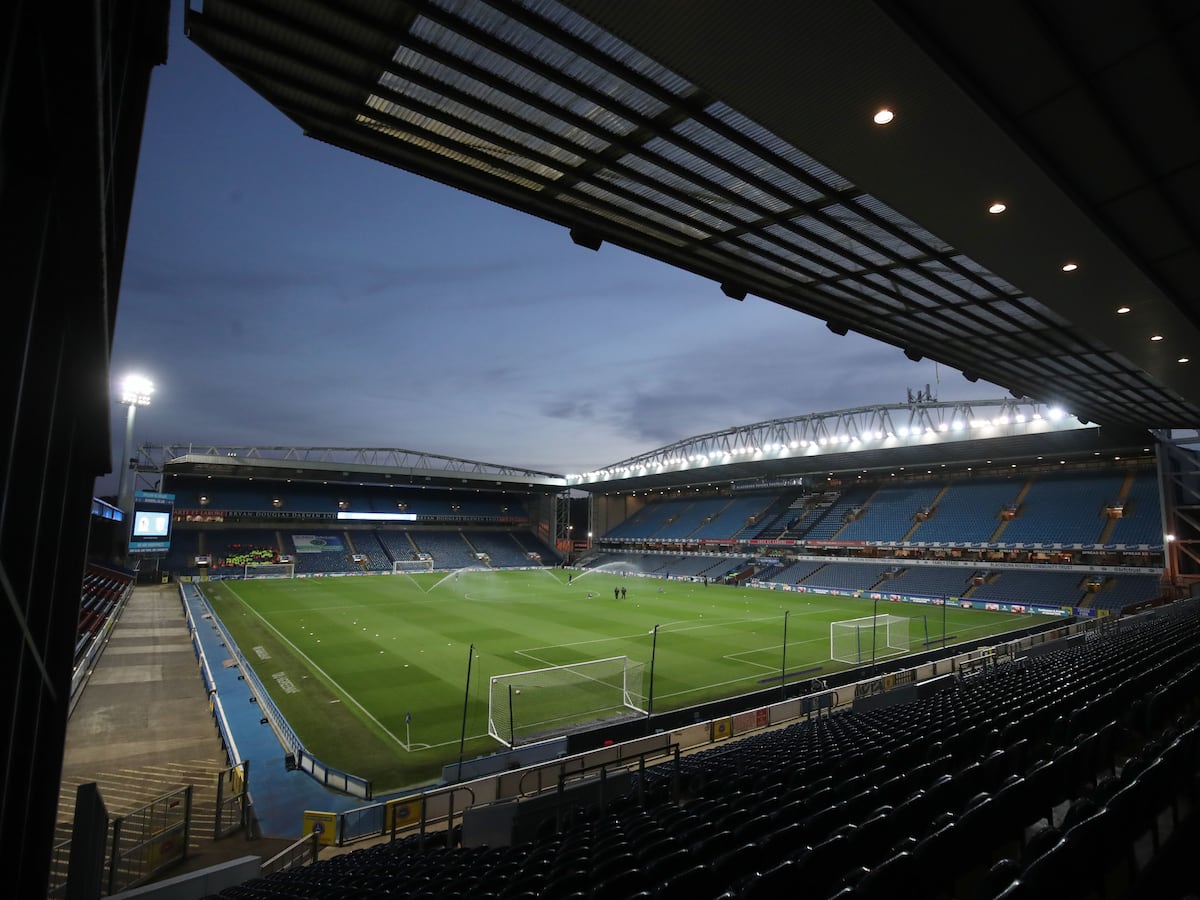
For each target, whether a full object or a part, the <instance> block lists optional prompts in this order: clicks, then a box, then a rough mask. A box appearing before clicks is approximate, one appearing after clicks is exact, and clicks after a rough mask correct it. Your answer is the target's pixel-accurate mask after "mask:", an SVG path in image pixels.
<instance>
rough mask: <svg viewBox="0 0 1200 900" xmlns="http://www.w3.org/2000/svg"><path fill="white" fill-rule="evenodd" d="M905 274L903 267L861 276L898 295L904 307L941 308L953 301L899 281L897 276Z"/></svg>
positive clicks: (893, 294)
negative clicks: (930, 294) (923, 291)
mask: <svg viewBox="0 0 1200 900" xmlns="http://www.w3.org/2000/svg"><path fill="white" fill-rule="evenodd" d="M903 274H904V270H903V269H898V270H892V269H889V270H887V271H886V272H867V273H865V274H863V275H861V276H859V278H860V279H863V280H866V281H869V282H870V283H871V284H872V285H874V286H875V288H876V289H878V290H880V291H882V292H883V293H885V294H887V295H889V296H892V297H896V298H897V300H898V301H899V302H900V305H901V307H902V308H920V309H940V308H942V307H945V306H947V305H948V304H949V303H951V302H953V301H947V300H946V299H945V298H942V297H937V296H934V297H930V296H927V294H928V293H930V292H929V291H926V292H925V293H922V292H921V291H918V290H914V289H913V286H912V285H908V284H905V283H904V282H903V281H898V280H897V279H896V276H897V275H903ZM852 280H853V279H852Z"/></svg>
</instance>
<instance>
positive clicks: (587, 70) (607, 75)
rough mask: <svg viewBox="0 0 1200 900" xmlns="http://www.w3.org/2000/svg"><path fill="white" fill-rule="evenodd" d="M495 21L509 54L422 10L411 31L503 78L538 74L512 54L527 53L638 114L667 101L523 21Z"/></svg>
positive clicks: (655, 110)
mask: <svg viewBox="0 0 1200 900" xmlns="http://www.w3.org/2000/svg"><path fill="white" fill-rule="evenodd" d="M470 9H471V10H472V11H475V10H478V11H480V12H487V11H488V9H489V8H488V7H486V6H484V5H483V4H471V6H470ZM492 12H494V11H492ZM497 15H499V14H497ZM497 21H498V22H499V23H501V24H502V31H503V34H500V33H499V32H498V31H497V30H496V29H489V30H488V32H489V34H491V35H492V36H494V37H501V38H502V39H503V40H504V41H505V42H506V43H508V44H509V45H510V46H511V47H512V53H511V55H509V56H505V55H501V54H499V53H497V52H494V51H492V50H490V49H488V48H486V47H483V46H481V45H480V44H478V43H476V42H475V41H473V40H471V38H470V37H469V33H468V34H462V33H459V32H456V31H451V30H450V29H448V28H445V27H444V26H442V25H441V24H440V23H437V22H434V21H432V20H431V19H429V18H426V17H424V16H418V17H417V19H416V20H415V21H414V22H413V28H412V34H413V35H414V36H415V37H417V38H420V39H421V40H425V41H429V42H430V43H431V44H433V45H434V46H436V47H438V48H440V49H442V50H444V51H446V52H447V53H451V54H453V55H454V56H456V57H458V58H459V59H463V60H466V61H468V62H470V63H472V64H474V65H477V66H479V67H481V68H483V69H485V70H487V71H488V72H490V73H491V74H493V75H495V76H497V77H499V78H501V79H502V80H504V81H514V82H518V83H519V82H520V81H522V80H524V79H528V78H531V77H532V78H540V76H537V75H536V74H535V73H534V72H533V70H532V69H531V68H530V67H529V66H528V65H525V64H522V63H520V62H517V61H515V60H514V59H513V57H516V58H517V59H519V58H521V57H527V58H529V59H531V60H538V61H540V62H542V63H545V64H546V65H547V66H549V67H550V68H552V69H554V70H555V71H556V72H557V73H558V74H559V77H558V79H557V80H558V81H559V83H566V84H570V83H577V84H580V85H584V86H586V87H588V88H590V89H591V90H592V91H593V92H595V93H596V94H599V95H602V96H604V97H608V98H611V99H612V101H613V102H614V103H616V104H619V105H621V106H624V107H625V108H626V109H629V110H631V111H633V112H635V113H637V114H638V115H640V116H644V117H646V118H650V119H652V118H654V117H655V116H658V115H659V114H660V113H662V112H663V111H664V110H665V109H667V108H668V107H667V104H666V103H664V102H662V101H660V100H658V99H656V98H654V97H651V96H650V95H649V94H647V93H645V92H644V91H641V90H639V89H638V88H637V87H635V86H634V85H632V84H630V83H629V82H627V81H625V80H623V79H622V78H620V77H619V76H618V75H617V74H615V73H613V72H611V71H608V70H606V69H603V68H601V67H600V66H597V65H595V64H593V63H591V62H590V61H588V60H586V59H584V58H582V57H581V56H579V55H578V54H577V53H575V52H574V51H571V50H568V49H567V48H565V47H563V46H562V45H561V44H558V43H555V42H554V41H553V40H551V39H550V38H548V37H547V36H545V35H542V34H539V33H537V32H535V31H531V30H530V29H528V28H526V27H525V26H524V25H523V24H521V23H518V22H515V21H512V20H510V19H508V18H507V17H504V16H501V17H500V18H499V19H497ZM593 102H594V101H593Z"/></svg>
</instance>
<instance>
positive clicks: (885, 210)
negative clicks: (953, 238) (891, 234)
mask: <svg viewBox="0 0 1200 900" xmlns="http://www.w3.org/2000/svg"><path fill="white" fill-rule="evenodd" d="M852 202H854V203H856V204H858V205H859V206H861V207H862V208H863V209H865V210H867V211H868V212H871V213H873V214H874V215H875V216H877V217H878V218H880V219H883V220H884V221H885V222H888V223H889V224H891V225H895V226H896V228H897V229H899V230H900V231H901V232H903V233H904V234H905V235H907V236H908V237H909V238H910V239H911V240H913V241H916V242H918V244H919V245H923V246H925V247H928V248H929V250H931V251H932V252H934V253H947V252H949V251H951V250H953V249H954V248H953V247H951V246H950V245H949V244H947V243H946V242H945V241H943V240H942V239H941V238H939V237H937V236H936V235H935V234H933V233H932V232H930V231H926V230H925V229H924V228H922V227H921V226H920V225H918V224H917V223H916V222H914V221H912V220H911V219H909V218H908V217H907V216H903V215H901V214H900V213H898V212H896V211H895V210H894V209H892V208H891V207H890V206H888V205H887V204H886V203H884V202H883V201H882V200H880V199H879V198H878V197H872V196H871V195H870V194H864V195H862V196H861V197H855V198H854V200H853V201H852Z"/></svg>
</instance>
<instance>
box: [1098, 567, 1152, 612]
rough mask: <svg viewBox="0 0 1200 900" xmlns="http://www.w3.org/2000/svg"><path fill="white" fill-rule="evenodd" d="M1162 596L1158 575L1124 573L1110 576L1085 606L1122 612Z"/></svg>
mask: <svg viewBox="0 0 1200 900" xmlns="http://www.w3.org/2000/svg"><path fill="white" fill-rule="evenodd" d="M1161 595H1162V584H1161V579H1160V578H1159V576H1157V575H1133V574H1128V573H1122V574H1120V575H1116V576H1109V577H1107V578H1104V580H1103V581H1101V582H1100V589H1099V591H1097V592H1096V593H1095V594H1093V595H1091V597H1089V598H1088V599H1087V600H1086V601H1085V605H1087V606H1094V607H1096V608H1097V609H1108V610H1114V611H1120V610H1122V609H1125V608H1126V607H1129V606H1137V605H1140V604H1143V603H1148V602H1150V601H1152V600H1156V599H1158V598H1159V597H1160V596H1161Z"/></svg>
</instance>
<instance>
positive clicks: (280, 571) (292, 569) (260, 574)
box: [242, 563, 296, 578]
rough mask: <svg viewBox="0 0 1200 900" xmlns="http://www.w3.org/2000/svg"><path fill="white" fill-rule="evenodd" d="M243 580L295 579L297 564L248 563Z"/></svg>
mask: <svg viewBox="0 0 1200 900" xmlns="http://www.w3.org/2000/svg"><path fill="white" fill-rule="evenodd" d="M242 577H243V578H295V577H296V564H295V563H247V564H246V571H245V573H243V575H242Z"/></svg>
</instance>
